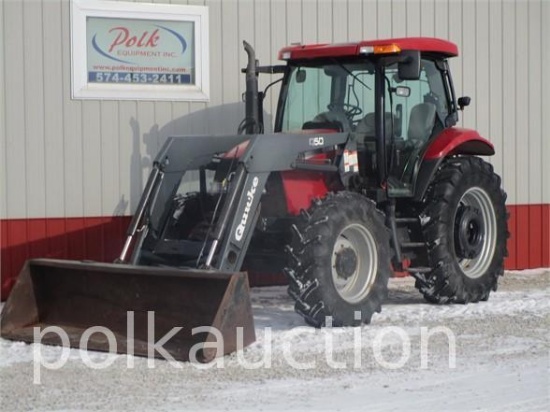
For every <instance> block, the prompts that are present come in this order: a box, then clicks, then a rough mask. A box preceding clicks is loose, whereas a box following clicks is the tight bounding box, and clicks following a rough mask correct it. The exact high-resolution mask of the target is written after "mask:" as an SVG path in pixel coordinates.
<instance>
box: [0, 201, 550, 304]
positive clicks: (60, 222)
mask: <svg viewBox="0 0 550 412" xmlns="http://www.w3.org/2000/svg"><path fill="white" fill-rule="evenodd" d="M508 210H509V212H510V220H509V229H510V238H509V239H508V251H509V256H508V259H507V260H506V268H507V269H527V268H536V267H550V204H543V205H540V204H539V205H512V206H508ZM129 223H130V217H89V218H66V219H65V218H52V219H9V220H0V241H1V250H0V260H1V297H2V299H5V298H6V297H7V295H8V293H9V291H10V290H11V288H12V286H13V284H14V282H15V279H16V277H17V274H18V273H19V271H20V270H21V268H22V266H23V263H24V262H25V260H27V259H29V258H35V257H47V258H58V259H76V260H80V259H89V260H97V261H106V262H108V261H113V260H114V259H115V258H116V257H117V256H118V254H119V252H120V249H121V248H122V244H123V242H124V237H125V231H126V227H127V226H128V224H129ZM250 281H251V284H253V285H266V284H281V283H282V282H284V278H282V276H281V275H279V274H264V275H262V274H256V273H253V274H251V276H250Z"/></svg>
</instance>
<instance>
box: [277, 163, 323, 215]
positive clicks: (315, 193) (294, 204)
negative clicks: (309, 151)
mask: <svg viewBox="0 0 550 412" xmlns="http://www.w3.org/2000/svg"><path fill="white" fill-rule="evenodd" d="M281 177H282V179H283V188H284V191H285V197H286V207H287V211H288V213H289V214H290V215H292V216H297V215H298V214H299V213H300V210H302V209H303V210H307V209H309V208H310V207H311V202H312V201H313V199H315V198H322V197H324V196H325V195H326V194H327V193H328V191H329V189H328V186H327V182H326V175H325V174H324V173H319V172H307V171H301V170H289V171H286V172H281Z"/></svg>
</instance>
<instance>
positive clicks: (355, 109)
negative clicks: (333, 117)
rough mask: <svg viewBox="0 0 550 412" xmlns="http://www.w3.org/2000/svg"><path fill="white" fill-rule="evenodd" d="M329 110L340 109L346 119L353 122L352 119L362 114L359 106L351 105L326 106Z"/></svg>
mask: <svg viewBox="0 0 550 412" xmlns="http://www.w3.org/2000/svg"><path fill="white" fill-rule="evenodd" d="M327 107H328V109H329V110H331V111H332V110H334V109H336V108H338V109H341V110H342V111H343V112H344V114H345V115H346V117H347V118H348V119H350V120H352V121H353V118H354V117H356V116H359V115H360V114H362V113H363V109H361V108H360V107H359V106H357V105H354V104H351V103H341V104H338V105H336V104H329V105H328V106H327Z"/></svg>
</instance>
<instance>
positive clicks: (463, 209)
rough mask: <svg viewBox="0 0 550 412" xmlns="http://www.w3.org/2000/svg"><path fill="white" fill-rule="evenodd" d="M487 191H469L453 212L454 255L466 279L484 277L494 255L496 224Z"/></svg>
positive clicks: (479, 189)
mask: <svg viewBox="0 0 550 412" xmlns="http://www.w3.org/2000/svg"><path fill="white" fill-rule="evenodd" d="M496 220H497V219H496V215H495V209H494V207H493V203H492V201H491V198H490V197H489V195H488V194H487V192H486V191H485V190H483V189H481V188H479V187H472V188H470V189H468V190H467V191H466V192H465V193H464V194H463V195H462V198H461V199H460V202H459V206H458V208H457V211H456V213H455V233H454V235H455V253H456V255H457V259H458V264H459V266H460V268H461V270H462V272H463V273H464V274H465V275H466V276H468V277H469V278H472V279H476V278H479V277H480V276H483V275H484V274H485V272H487V270H488V269H489V266H490V265H491V261H492V259H493V255H494V252H495V246H496V239H497V221H496Z"/></svg>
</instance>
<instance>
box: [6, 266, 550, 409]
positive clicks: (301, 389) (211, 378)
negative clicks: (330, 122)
mask: <svg viewBox="0 0 550 412" xmlns="http://www.w3.org/2000/svg"><path fill="white" fill-rule="evenodd" d="M549 292H550V271H549V270H548V269H546V270H544V269H541V270H533V271H523V272H521V273H517V272H507V273H506V275H505V276H504V278H503V279H502V280H501V282H500V287H499V291H498V292H496V293H494V294H492V295H491V298H490V299H489V301H488V302H482V303H477V304H469V305H444V306H435V305H429V304H426V303H425V302H424V301H423V299H422V297H421V295H420V294H419V293H418V292H417V291H416V290H415V289H414V283H413V281H412V279H410V278H406V279H392V280H391V282H390V296H389V298H388V301H387V302H386V304H385V305H384V307H383V309H382V313H380V314H377V315H375V316H374V317H373V321H372V324H371V325H368V326H364V327H362V328H340V329H336V328H335V329H324V330H315V329H311V328H300V329H296V328H298V327H302V326H303V322H302V319H301V318H300V317H299V316H298V315H296V314H295V313H294V312H293V309H292V303H291V301H290V299H289V298H288V297H287V295H286V291H285V288H284V287H271V288H261V289H253V293H252V303H253V309H254V317H255V323H256V334H257V337H258V340H257V342H256V343H255V344H253V345H252V346H250V347H249V348H247V349H246V350H245V351H244V353H242V354H241V355H242V356H243V357H244V358H245V359H246V360H247V361H248V362H253V361H261V360H262V359H263V355H264V353H265V352H266V350H267V348H268V347H269V346H271V349H272V350H271V367H260V368H258V369H246V368H245V367H243V366H242V364H241V362H239V359H238V356H237V355H236V354H233V355H231V356H227V357H225V358H222V360H221V361H220V362H223V368H222V367H220V368H218V367H216V365H212V367H211V368H209V369H198V368H197V367H196V366H194V365H192V364H189V363H186V364H182V363H179V364H178V365H179V367H174V366H173V365H171V364H170V363H168V362H166V361H160V360H156V361H155V363H154V368H149V367H148V365H147V361H146V360H145V359H142V358H132V359H131V360H132V361H133V363H134V367H133V368H128V367H127V360H128V357H127V356H121V355H108V354H101V353H91V354H90V357H91V359H92V361H94V362H100V361H105V360H108V359H111V358H113V359H112V360H113V364H112V365H111V366H109V367H108V368H106V369H103V370H94V369H91V368H89V367H87V366H86V365H85V364H84V362H83V361H82V354H81V352H80V351H78V350H71V353H70V358H69V360H68V361H67V363H66V364H65V365H64V366H63V367H62V368H61V369H59V370H48V369H46V368H35V366H37V365H38V364H37V365H35V364H34V362H33V350H34V349H37V350H41V351H42V354H43V356H44V358H45V359H47V360H48V361H54V360H56V359H58V358H59V357H60V354H61V349H60V348H55V347H47V346H41V345H27V344H24V343H19V342H10V341H7V340H2V339H0V380H1V385H0V396H1V398H0V399H1V407H2V410H5V411H23V410H36V411H53V410H55V411H66V410H82V411H84V410H86V411H99V410H112V411H126V410H128V411H129V410H132V411H136V410H139V411H141V410H143V411H149V410H155V411H169V410H250V411H258V410H285V411H290V410H306V409H308V410H309V409H311V410H345V411H350V410H365V409H369V410H388V411H389V410H396V409H405V408H406V409H407V410H423V411H426V410H428V411H429V410H495V411H501V410H514V411H515V412H517V411H533V410H541V411H546V410H549V409H550V373H549V372H550V369H549V361H550V356H549V348H550V345H549V339H548V338H549V335H548V333H549V330H550V328H549V326H550V301H549V299H548V297H549V294H550V293H549ZM268 327H269V328H270V329H267V328H268ZM437 327H446V328H448V330H449V331H450V333H452V335H453V336H454V338H455V340H456V357H455V362H454V364H453V361H452V356H451V359H450V356H449V353H450V352H451V354H452V350H451V351H450V349H449V347H450V344H449V339H448V338H447V336H446V335H445V334H444V333H442V332H437V329H435V328H437ZM392 328H393V329H392ZM421 328H427V330H428V331H431V332H434V331H435V332H436V333H434V334H433V336H431V337H430V338H429V341H428V345H427V350H426V352H425V353H426V354H427V364H424V365H423V364H422V361H421V358H422V356H421V355H422V343H421V341H422V333H423V332H422V329H421ZM267 330H269V331H270V333H271V337H269V336H266V335H265V333H266V331H267ZM329 338H331V339H332V341H333V345H334V361H335V362H340V363H341V364H340V366H342V365H344V367H341V368H340V369H335V368H334V367H331V365H330V362H329V361H327V359H326V356H325V344H326V341H327V339H329ZM358 339H360V345H359V346H358V347H359V350H356V346H354V340H355V341H357V340H358ZM407 342H408V343H407ZM287 347H289V348H290V352H289V353H290V355H291V356H292V357H293V358H294V359H295V361H297V362H300V363H301V364H304V363H306V362H310V363H314V367H313V368H311V369H297V368H294V367H292V366H291V365H290V362H289V360H288V359H287V358H289V356H288V354H287V356H286V357H285V348H287ZM407 348H410V353H409V355H408V356H407ZM358 359H360V361H361V362H360V365H359V364H357V361H358ZM449 362H451V365H450V364H449ZM398 364H400V365H398ZM333 366H334V365H333ZM385 366H386V367H385ZM388 366H390V367H395V366H399V367H397V368H395V369H392V368H388ZM37 370H38V371H39V372H40V380H41V384H39V385H38V384H34V383H33V379H34V378H36V376H37Z"/></svg>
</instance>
